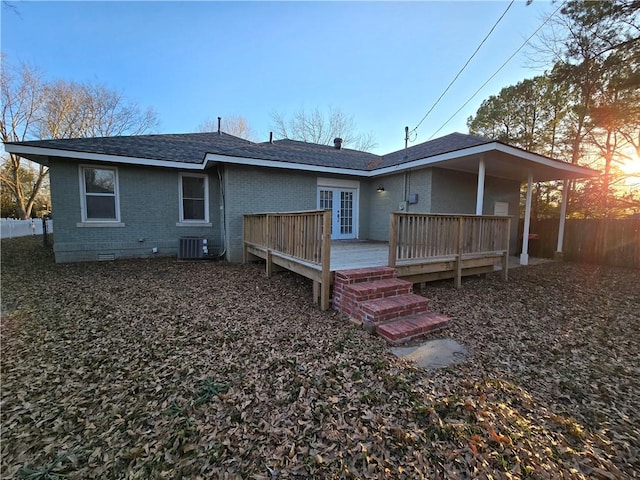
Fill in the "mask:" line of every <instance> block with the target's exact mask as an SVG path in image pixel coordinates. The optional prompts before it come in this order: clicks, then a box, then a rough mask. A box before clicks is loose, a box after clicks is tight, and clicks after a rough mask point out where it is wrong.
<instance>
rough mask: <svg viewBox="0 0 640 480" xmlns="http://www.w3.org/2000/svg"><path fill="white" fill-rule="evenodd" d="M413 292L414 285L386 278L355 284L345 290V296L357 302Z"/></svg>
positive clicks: (397, 279)
mask: <svg viewBox="0 0 640 480" xmlns="http://www.w3.org/2000/svg"><path fill="white" fill-rule="evenodd" d="M412 292H413V283H411V282H407V281H406V280H400V279H399V278H385V279H383V280H376V281H374V282H362V283H353V284H351V285H347V286H346V287H345V289H344V296H345V297H347V296H349V297H350V298H351V299H353V300H354V301H356V302H362V301H365V300H374V299H376V298H385V297H393V296H395V295H406V294H409V293H412Z"/></svg>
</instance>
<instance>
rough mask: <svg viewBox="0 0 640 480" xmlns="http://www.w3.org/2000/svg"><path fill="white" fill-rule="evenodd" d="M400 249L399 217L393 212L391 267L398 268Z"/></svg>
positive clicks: (391, 223)
mask: <svg viewBox="0 0 640 480" xmlns="http://www.w3.org/2000/svg"><path fill="white" fill-rule="evenodd" d="M397 249H398V216H397V215H396V214H395V213H394V212H391V215H389V266H390V267H391V268H395V267H396V256H397Z"/></svg>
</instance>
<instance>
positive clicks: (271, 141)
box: [269, 132, 273, 143]
mask: <svg viewBox="0 0 640 480" xmlns="http://www.w3.org/2000/svg"><path fill="white" fill-rule="evenodd" d="M269 143H273V132H269Z"/></svg>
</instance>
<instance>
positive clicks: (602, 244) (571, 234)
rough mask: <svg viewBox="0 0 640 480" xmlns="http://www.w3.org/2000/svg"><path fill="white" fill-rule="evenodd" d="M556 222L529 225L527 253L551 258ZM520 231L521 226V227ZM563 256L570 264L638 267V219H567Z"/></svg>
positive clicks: (639, 254)
mask: <svg viewBox="0 0 640 480" xmlns="http://www.w3.org/2000/svg"><path fill="white" fill-rule="evenodd" d="M558 223H559V221H558V219H544V220H538V221H536V222H532V224H531V230H530V231H531V233H535V234H536V235H537V236H538V238H537V239H536V240H534V241H533V242H531V241H530V243H529V254H530V255H532V256H536V257H543V258H553V256H554V252H555V251H556V247H557V239H558V227H559V225H558ZM520 231H522V226H520ZM563 257H564V259H565V260H568V261H573V262H585V263H596V264H602V265H612V266H619V267H630V268H640V218H631V219H624V220H611V219H604V218H599V219H580V220H579V219H568V220H567V221H566V224H565V233H564V247H563Z"/></svg>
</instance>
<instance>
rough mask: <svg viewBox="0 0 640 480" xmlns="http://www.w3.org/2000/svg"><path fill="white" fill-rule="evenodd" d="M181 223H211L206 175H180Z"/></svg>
mask: <svg viewBox="0 0 640 480" xmlns="http://www.w3.org/2000/svg"><path fill="white" fill-rule="evenodd" d="M180 222H186V223H208V222H209V184H208V182H207V176H206V175H195V174H189V175H187V174H180Z"/></svg>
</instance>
